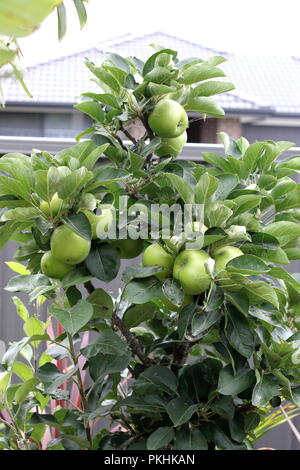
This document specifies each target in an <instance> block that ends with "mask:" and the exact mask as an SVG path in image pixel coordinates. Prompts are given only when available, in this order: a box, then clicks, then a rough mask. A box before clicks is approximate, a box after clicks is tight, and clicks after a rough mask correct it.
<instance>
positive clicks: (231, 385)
mask: <svg viewBox="0 0 300 470" xmlns="http://www.w3.org/2000/svg"><path fill="white" fill-rule="evenodd" d="M254 382H255V373H254V371H253V370H249V369H241V370H239V371H238V372H237V373H236V374H234V372H233V369H232V366H230V365H228V366H226V367H224V368H223V369H222V370H221V372H220V376H219V382H218V392H220V393H222V395H232V396H234V395H238V394H239V393H241V392H243V391H244V390H246V389H247V388H249V387H250V386H251V385H252V384H253V383H254Z"/></svg>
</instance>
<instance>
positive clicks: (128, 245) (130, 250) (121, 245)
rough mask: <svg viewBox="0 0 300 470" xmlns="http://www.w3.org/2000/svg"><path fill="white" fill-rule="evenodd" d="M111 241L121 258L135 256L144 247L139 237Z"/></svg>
mask: <svg viewBox="0 0 300 470" xmlns="http://www.w3.org/2000/svg"><path fill="white" fill-rule="evenodd" d="M111 243H112V245H114V246H115V247H116V248H117V249H118V250H119V254H120V258H122V259H131V258H136V257H137V256H139V255H140V254H141V253H142V251H143V249H144V241H143V240H142V239H141V238H138V239H137V240H132V239H131V238H127V239H124V240H123V239H120V240H112V241H111Z"/></svg>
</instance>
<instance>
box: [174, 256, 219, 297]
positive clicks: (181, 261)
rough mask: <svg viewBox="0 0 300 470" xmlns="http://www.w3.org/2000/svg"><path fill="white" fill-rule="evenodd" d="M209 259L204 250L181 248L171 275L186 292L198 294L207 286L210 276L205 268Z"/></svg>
mask: <svg viewBox="0 0 300 470" xmlns="http://www.w3.org/2000/svg"><path fill="white" fill-rule="evenodd" d="M209 259H210V256H209V255H208V253H206V251H204V250H183V251H181V252H180V253H179V255H178V256H177V257H176V259H175V263H174V269H173V277H174V278H175V279H178V280H179V281H180V283H181V286H182V288H183V290H184V292H185V293H186V294H189V295H199V294H202V293H203V292H205V291H206V290H207V289H208V288H209V286H210V283H211V278H210V276H209V274H208V273H207V271H206V269H205V262H206V261H208V260H209Z"/></svg>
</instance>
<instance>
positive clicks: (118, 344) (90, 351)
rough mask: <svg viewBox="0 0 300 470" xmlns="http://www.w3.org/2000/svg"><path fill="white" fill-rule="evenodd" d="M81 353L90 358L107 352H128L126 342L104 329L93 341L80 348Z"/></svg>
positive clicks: (123, 353) (114, 354)
mask: <svg viewBox="0 0 300 470" xmlns="http://www.w3.org/2000/svg"><path fill="white" fill-rule="evenodd" d="M81 352H82V354H83V355H84V356H85V357H87V358H91V357H94V356H96V355H97V354H99V353H101V354H105V355H106V354H109V355H112V356H124V355H126V354H127V353H128V347H127V343H125V341H123V340H122V339H121V338H120V337H119V336H118V335H117V334H116V333H114V332H113V331H110V330H104V331H101V332H100V333H99V336H98V338H97V339H96V341H94V342H93V343H91V344H89V345H88V346H86V347H85V348H83V349H81Z"/></svg>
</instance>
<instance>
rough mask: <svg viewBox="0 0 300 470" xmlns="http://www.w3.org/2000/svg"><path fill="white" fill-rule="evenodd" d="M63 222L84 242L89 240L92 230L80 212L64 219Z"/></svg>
mask: <svg viewBox="0 0 300 470" xmlns="http://www.w3.org/2000/svg"><path fill="white" fill-rule="evenodd" d="M65 222H66V223H67V225H69V227H70V228H71V229H72V230H73V231H74V232H76V233H77V234H78V235H80V236H81V237H82V238H85V239H86V240H89V241H90V240H91V238H92V229H91V224H90V222H89V220H88V218H87V217H86V216H85V214H83V213H82V212H80V213H78V214H72V215H71V216H69V217H67V218H66V219H65Z"/></svg>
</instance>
